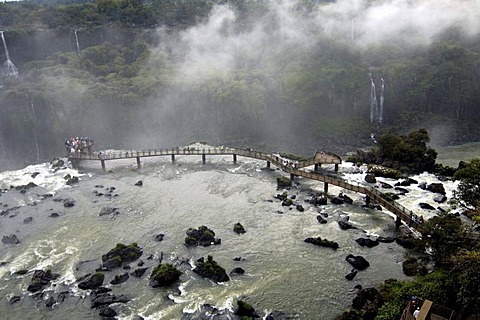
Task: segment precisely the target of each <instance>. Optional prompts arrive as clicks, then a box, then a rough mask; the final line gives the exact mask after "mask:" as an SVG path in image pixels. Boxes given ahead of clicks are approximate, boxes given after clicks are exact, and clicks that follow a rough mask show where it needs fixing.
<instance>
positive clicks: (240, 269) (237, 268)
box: [230, 267, 245, 276]
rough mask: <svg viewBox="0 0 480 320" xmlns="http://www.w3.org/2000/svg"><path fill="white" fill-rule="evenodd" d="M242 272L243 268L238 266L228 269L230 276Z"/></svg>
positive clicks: (243, 271)
mask: <svg viewBox="0 0 480 320" xmlns="http://www.w3.org/2000/svg"><path fill="white" fill-rule="evenodd" d="M244 273H245V270H243V268H240V267H236V268H234V269H233V270H232V271H230V275H231V276H234V275H240V274H244Z"/></svg>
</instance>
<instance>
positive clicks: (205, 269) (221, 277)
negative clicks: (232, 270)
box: [193, 255, 230, 282]
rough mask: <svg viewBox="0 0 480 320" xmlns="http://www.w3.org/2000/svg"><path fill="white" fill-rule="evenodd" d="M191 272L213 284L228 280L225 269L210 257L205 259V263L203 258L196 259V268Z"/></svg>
mask: <svg viewBox="0 0 480 320" xmlns="http://www.w3.org/2000/svg"><path fill="white" fill-rule="evenodd" d="M193 272H195V273H196V274H198V275H200V276H202V277H204V278H209V279H211V280H213V281H215V282H225V281H229V280H230V278H229V277H228V275H227V273H226V271H225V269H224V268H223V267H221V266H220V265H219V264H218V263H217V262H216V261H215V260H213V257H212V256H210V255H209V256H208V257H207V261H205V259H204V258H203V257H202V258H200V259H198V260H197V266H196V267H195V269H193Z"/></svg>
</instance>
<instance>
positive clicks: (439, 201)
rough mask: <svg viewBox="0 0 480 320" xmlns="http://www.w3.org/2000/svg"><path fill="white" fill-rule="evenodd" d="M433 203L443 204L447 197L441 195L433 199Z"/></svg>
mask: <svg viewBox="0 0 480 320" xmlns="http://www.w3.org/2000/svg"><path fill="white" fill-rule="evenodd" d="M433 201H435V202H436V203H444V202H445V201H447V196H446V195H444V194H441V195H439V196H436V197H434V198H433Z"/></svg>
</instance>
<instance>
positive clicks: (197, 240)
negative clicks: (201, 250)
mask: <svg viewBox="0 0 480 320" xmlns="http://www.w3.org/2000/svg"><path fill="white" fill-rule="evenodd" d="M220 242H221V240H220V239H215V232H213V230H212V229H209V228H208V227H206V226H200V227H199V228H198V229H193V228H189V229H188V230H187V237H186V238H185V244H186V245H187V246H197V245H200V246H204V247H208V246H210V245H212V244H220Z"/></svg>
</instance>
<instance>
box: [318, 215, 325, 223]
mask: <svg viewBox="0 0 480 320" xmlns="http://www.w3.org/2000/svg"><path fill="white" fill-rule="evenodd" d="M317 221H318V222H319V223H320V224H325V223H327V220H325V219H324V218H323V217H322V216H321V215H318V216H317Z"/></svg>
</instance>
